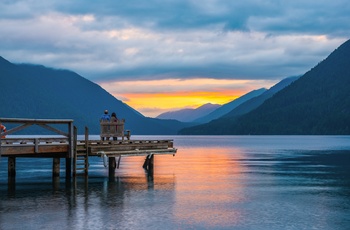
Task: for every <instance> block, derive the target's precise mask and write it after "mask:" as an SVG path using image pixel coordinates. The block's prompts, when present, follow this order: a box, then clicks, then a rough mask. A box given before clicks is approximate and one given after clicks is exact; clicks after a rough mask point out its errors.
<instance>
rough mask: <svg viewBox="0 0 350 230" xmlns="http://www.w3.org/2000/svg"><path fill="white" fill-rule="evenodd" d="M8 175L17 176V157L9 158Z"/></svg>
mask: <svg viewBox="0 0 350 230" xmlns="http://www.w3.org/2000/svg"><path fill="white" fill-rule="evenodd" d="M8 177H9V178H11V177H13V178H15V177H16V157H9V158H8Z"/></svg>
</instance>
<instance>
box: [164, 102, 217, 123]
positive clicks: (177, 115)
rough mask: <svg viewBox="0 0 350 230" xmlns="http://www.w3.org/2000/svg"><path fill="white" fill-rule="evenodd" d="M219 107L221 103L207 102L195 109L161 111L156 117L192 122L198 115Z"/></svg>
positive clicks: (200, 115)
mask: <svg viewBox="0 0 350 230" xmlns="http://www.w3.org/2000/svg"><path fill="white" fill-rule="evenodd" d="M219 107H221V105H217V104H211V103H207V104H205V105H202V106H200V107H198V108H196V109H181V110H177V111H171V112H166V113H162V114H160V115H159V116H157V118H159V119H175V120H178V121H182V122H193V121H194V120H196V119H198V118H199V117H203V116H205V115H207V114H209V113H211V112H213V111H214V110H216V109H217V108H219Z"/></svg>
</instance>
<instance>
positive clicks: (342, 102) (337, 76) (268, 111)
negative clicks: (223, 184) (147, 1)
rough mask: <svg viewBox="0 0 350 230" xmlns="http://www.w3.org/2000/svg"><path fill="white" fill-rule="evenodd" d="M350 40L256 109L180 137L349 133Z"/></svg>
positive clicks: (188, 131) (190, 129) (183, 132)
mask: <svg viewBox="0 0 350 230" xmlns="http://www.w3.org/2000/svg"><path fill="white" fill-rule="evenodd" d="M349 86H350V41H347V42H345V43H344V44H343V45H341V46H340V47H339V48H338V49H336V50H335V51H334V52H333V53H332V54H331V55H329V56H328V57H327V58H326V59H325V60H324V61H322V62H321V63H319V64H318V65H317V66H316V67H314V68H312V69H311V70H310V71H308V72H307V73H305V74H304V75H303V76H302V77H300V78H299V79H298V80H296V81H295V82H293V83H292V84H291V85H289V86H287V87H286V88H284V89H283V90H281V91H279V92H277V93H276V94H275V95H274V96H273V97H271V98H270V99H268V100H266V101H265V102H264V103H263V104H262V105H261V106H259V107H258V108H257V109H255V110H253V111H251V112H249V113H248V114H245V115H243V116H241V117H239V118H237V119H236V118H235V117H229V118H227V117H226V118H221V119H218V120H215V121H213V122H210V123H208V124H206V125H205V126H204V125H202V126H196V127H193V128H188V129H184V130H182V131H181V132H180V133H181V134H350V90H349Z"/></svg>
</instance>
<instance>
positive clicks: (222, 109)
mask: <svg viewBox="0 0 350 230" xmlns="http://www.w3.org/2000/svg"><path fill="white" fill-rule="evenodd" d="M265 91H266V89H265V88H261V89H256V90H253V91H251V92H249V93H246V94H244V95H243V96H241V97H239V98H237V99H235V100H233V101H231V102H229V103H226V104H224V105H222V106H221V107H220V108H218V109H216V110H215V111H213V112H211V113H209V114H208V115H206V116H203V117H201V118H198V119H197V120H195V121H194V122H196V123H207V122H209V121H212V120H214V119H217V118H219V117H221V116H224V115H225V114H227V113H229V112H230V111H231V110H233V109H235V108H236V107H238V106H239V105H241V104H243V103H244V102H246V101H248V100H250V99H252V98H254V97H257V96H260V95H261V94H262V93H264V92H265Z"/></svg>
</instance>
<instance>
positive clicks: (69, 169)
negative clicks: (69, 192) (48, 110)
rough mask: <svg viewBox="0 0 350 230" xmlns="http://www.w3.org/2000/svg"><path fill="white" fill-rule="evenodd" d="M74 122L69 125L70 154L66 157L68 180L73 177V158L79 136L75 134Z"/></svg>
mask: <svg viewBox="0 0 350 230" xmlns="http://www.w3.org/2000/svg"><path fill="white" fill-rule="evenodd" d="M74 128H75V127H73V122H69V123H68V142H69V145H68V153H67V156H66V179H70V178H71V177H72V157H73V154H74V144H76V142H77V139H76V138H77V134H76V133H74Z"/></svg>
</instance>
